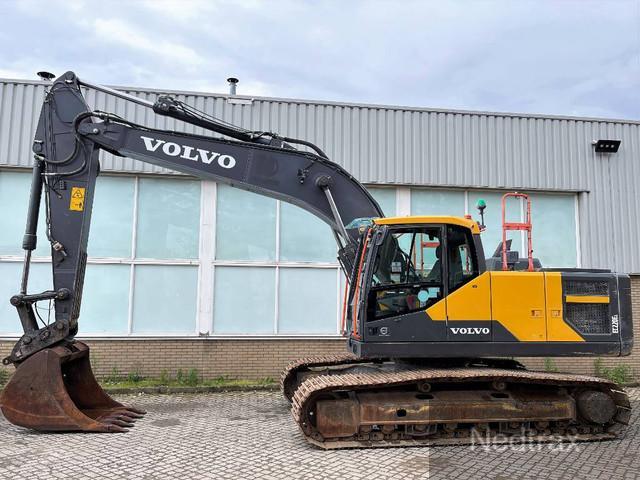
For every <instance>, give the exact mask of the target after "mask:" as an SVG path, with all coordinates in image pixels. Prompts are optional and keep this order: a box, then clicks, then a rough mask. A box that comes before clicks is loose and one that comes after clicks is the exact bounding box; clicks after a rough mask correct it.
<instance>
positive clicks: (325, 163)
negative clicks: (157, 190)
mask: <svg viewBox="0 0 640 480" xmlns="http://www.w3.org/2000/svg"><path fill="white" fill-rule="evenodd" d="M79 133H80V134H81V135H82V136H83V137H85V138H87V139H90V140H91V141H92V142H94V143H96V144H97V145H99V146H100V147H102V148H104V149H105V150H108V151H110V152H113V153H116V154H118V155H121V156H126V157H130V158H135V159H136V160H141V161H143V162H146V163H151V164H154V165H159V166H161V167H165V168H169V169H171V170H176V171H178V172H182V173H186V174H189V175H193V176H196V177H198V178H202V179H208V180H215V181H217V182H221V183H225V184H228V185H231V186H233V187H237V188H242V189H245V190H248V191H251V192H255V193H258V194H261V195H265V196H268V197H272V198H276V199H279V200H283V201H285V202H288V203H292V204H294V205H297V206H298V207H301V208H303V209H305V210H307V211H308V212H310V213H312V214H313V215H315V216H316V217H318V218H320V219H321V220H323V221H325V222H326V223H328V224H329V225H330V226H331V228H332V229H333V230H334V231H336V232H338V233H339V232H341V231H342V230H343V229H344V225H348V224H349V223H350V222H351V221H352V220H354V219H357V218H362V217H382V216H383V213H382V211H381V210H380V207H379V206H378V204H377V203H376V201H375V200H374V199H373V198H372V197H371V195H370V194H369V193H368V192H367V190H366V189H365V188H364V187H363V186H362V185H361V184H360V182H358V181H357V180H356V179H355V178H354V177H353V176H351V175H350V174H349V173H348V172H346V171H345V170H344V169H343V168H342V167H340V166H339V165H337V164H335V163H333V162H331V161H329V160H326V159H324V158H321V157H319V156H317V155H314V154H311V153H306V152H302V151H297V150H290V149H282V148H274V147H269V146H264V145H259V144H252V143H244V142H237V141H233V140H223V139H217V138H212V137H204V136H197V135H191V134H183V133H178V132H161V131H157V130H147V129H145V128H144V127H134V126H130V125H126V124H123V123H115V122H114V121H105V122H101V123H94V124H85V125H82V126H81V127H80V129H79ZM324 181H327V182H328V187H329V190H330V192H331V195H332V197H333V200H334V201H335V204H336V207H337V210H338V213H339V216H340V218H341V219H342V225H338V223H337V221H336V218H335V215H334V214H333V212H332V210H331V205H330V203H329V201H328V200H327V196H326V194H325V192H324V190H323V189H322V188H321V185H322V184H323V183H322V182H324ZM348 235H349V236H350V237H351V238H348V239H345V241H347V243H352V242H355V241H356V240H357V235H358V232H357V231H350V232H348Z"/></svg>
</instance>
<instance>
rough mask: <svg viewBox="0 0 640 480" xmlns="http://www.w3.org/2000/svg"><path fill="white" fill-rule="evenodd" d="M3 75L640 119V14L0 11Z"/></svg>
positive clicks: (329, 8)
mask: <svg viewBox="0 0 640 480" xmlns="http://www.w3.org/2000/svg"><path fill="white" fill-rule="evenodd" d="M0 19H2V29H1V30H0V77H3V78H20V79H36V76H35V72H36V71H39V70H47V71H51V72H53V73H55V74H56V75H60V74H62V73H64V72H65V71H66V70H74V71H75V72H76V73H78V76H79V77H80V78H84V79H86V80H88V81H92V82H94V83H101V84H105V85H120V86H132V87H148V88H158V89H161V90H162V89H167V90H193V91H202V92H214V93H226V92H228V86H227V84H226V78H227V77H230V76H234V77H238V78H239V79H240V83H239V84H238V93H239V94H242V95H249V96H269V97H285V98H302V99H313V100H329V101H341V102H355V103H374V104H386V105H408V106H414V107H432V108H445V109H463V110H485V111H500V112H522V113H545V114H558V115H577V116H593V117H609V118H623V119H636V120H638V119H640V0H608V1H604V0H601V1H595V0H548V1H545V0H536V1H526V0H502V1H498V0H495V1H480V0H477V1H474V0H458V1H454V0H450V1H444V0H439V1H438V0H434V1H429V0H422V1H411V0H396V1H373V0H371V1H357V0H342V1H338V0H336V1H330V0H326V1H321V0H293V1H288V0H270V1H257V0H235V1H225V0H208V1H207V0H181V1H175V0H148V1H147V0H129V1H124V0H102V1H96V0H87V1H85V0H63V1H59V0H47V1H39V0H24V1H18V0H16V1H12V0H0Z"/></svg>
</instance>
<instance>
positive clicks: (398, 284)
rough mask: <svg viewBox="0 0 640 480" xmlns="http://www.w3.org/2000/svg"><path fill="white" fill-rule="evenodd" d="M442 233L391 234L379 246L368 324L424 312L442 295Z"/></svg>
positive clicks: (433, 228)
mask: <svg viewBox="0 0 640 480" xmlns="http://www.w3.org/2000/svg"><path fill="white" fill-rule="evenodd" d="M442 238H443V229H442V227H440V226H430V227H420V228H415V227H409V228H397V229H393V230H390V231H389V232H388V233H387V235H386V236H385V239H384V241H383V242H382V244H381V245H379V246H378V249H377V253H376V257H375V261H374V265H373V272H372V275H371V287H370V290H369V296H368V299H367V300H368V302H367V320H378V319H381V318H386V317H392V316H398V315H403V314H405V313H410V312H413V311H417V310H424V309H425V308H428V307H429V306H430V305H432V304H434V303H435V302H437V301H438V300H440V299H441V298H443V294H444V288H443V287H444V285H443V278H444V272H445V267H444V265H443V254H442V252H443V241H442Z"/></svg>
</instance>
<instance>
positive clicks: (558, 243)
mask: <svg viewBox="0 0 640 480" xmlns="http://www.w3.org/2000/svg"><path fill="white" fill-rule="evenodd" d="M504 193H506V191H495V190H476V189H473V190H471V189H469V190H462V189H458V190H454V189H440V188H412V189H411V214H412V215H462V214H470V215H472V216H473V218H475V219H477V220H479V218H480V217H479V214H478V211H477V210H476V203H477V201H478V200H479V199H480V198H482V199H483V200H484V201H485V202H486V204H487V208H486V210H485V212H484V221H485V225H486V226H487V228H486V230H485V231H484V232H483V233H482V244H483V247H484V253H485V256H486V257H490V256H491V255H492V254H493V253H494V251H495V250H496V248H497V247H498V245H499V243H500V242H501V241H502V204H501V201H502V195H503V194H504ZM529 196H530V198H531V215H532V219H533V235H532V238H533V249H534V252H533V255H534V257H536V258H539V259H540V262H541V263H542V266H543V267H548V268H553V267H556V268H561V267H577V266H578V251H577V233H576V228H577V225H576V195H575V194H570V193H542V192H533V193H529ZM525 208H526V207H525V202H524V201H522V200H521V199H518V198H508V199H507V202H506V220H507V221H509V222H522V221H524V218H525ZM507 239H512V247H511V248H512V249H513V250H518V251H519V252H520V255H521V256H523V257H524V256H526V254H527V250H526V236H525V234H524V233H523V232H517V231H508V232H507Z"/></svg>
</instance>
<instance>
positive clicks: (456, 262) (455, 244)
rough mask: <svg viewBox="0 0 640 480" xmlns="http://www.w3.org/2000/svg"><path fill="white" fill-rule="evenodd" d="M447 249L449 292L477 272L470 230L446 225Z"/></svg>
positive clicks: (475, 275)
mask: <svg viewBox="0 0 640 480" xmlns="http://www.w3.org/2000/svg"><path fill="white" fill-rule="evenodd" d="M447 250H448V254H447V265H448V268H449V292H453V291H454V290H456V289H457V288H459V287H461V286H462V285H464V284H465V283H467V282H468V281H469V280H471V279H473V278H475V277H477V276H478V273H479V272H478V261H477V259H476V255H475V249H474V247H473V237H472V235H471V232H469V230H467V229H465V228H462V227H458V226H454V225H449V226H447Z"/></svg>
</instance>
